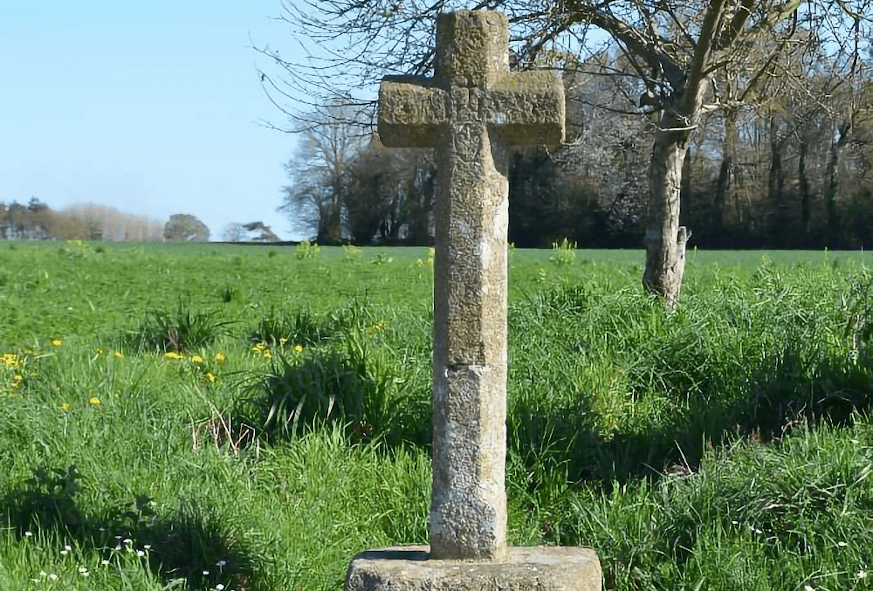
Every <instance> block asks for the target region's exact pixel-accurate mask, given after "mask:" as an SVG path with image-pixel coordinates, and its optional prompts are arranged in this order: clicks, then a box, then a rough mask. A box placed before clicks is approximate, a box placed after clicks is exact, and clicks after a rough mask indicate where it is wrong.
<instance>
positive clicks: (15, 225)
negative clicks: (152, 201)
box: [0, 197, 163, 241]
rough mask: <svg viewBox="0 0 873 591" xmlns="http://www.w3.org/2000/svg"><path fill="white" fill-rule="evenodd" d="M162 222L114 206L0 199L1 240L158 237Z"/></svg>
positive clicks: (137, 238) (145, 238)
mask: <svg viewBox="0 0 873 591" xmlns="http://www.w3.org/2000/svg"><path fill="white" fill-rule="evenodd" d="M162 232H163V224H161V223H160V222H158V221H155V220H151V219H148V218H145V217H141V216H136V215H131V214H127V213H122V212H120V211H118V210H117V209H115V208H114V207H107V206H104V205H95V204H93V203H81V204H76V205H72V206H70V207H68V208H66V209H63V210H60V211H55V210H53V209H51V208H50V207H49V206H48V205H46V204H45V203H43V202H42V201H40V200H39V199H37V198H35V197H34V198H32V199H31V200H30V201H29V202H28V203H27V205H22V204H20V203H17V202H15V201H13V202H12V203H10V204H8V205H7V204H5V203H0V240H45V239H57V240H70V239H81V240H139V241H148V240H161V239H162Z"/></svg>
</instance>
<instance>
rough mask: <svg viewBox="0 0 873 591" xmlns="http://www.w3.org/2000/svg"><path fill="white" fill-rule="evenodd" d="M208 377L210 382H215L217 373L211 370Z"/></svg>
mask: <svg viewBox="0 0 873 591" xmlns="http://www.w3.org/2000/svg"><path fill="white" fill-rule="evenodd" d="M206 379H207V380H209V381H210V382H214V381H215V374H214V373H212V372H211V371H210V372H209V373H207V374H206Z"/></svg>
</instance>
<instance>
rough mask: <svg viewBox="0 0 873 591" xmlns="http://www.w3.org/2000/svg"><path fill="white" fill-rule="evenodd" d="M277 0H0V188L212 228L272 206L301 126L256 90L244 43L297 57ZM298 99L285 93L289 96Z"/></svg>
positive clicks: (16, 195) (283, 227)
mask: <svg viewBox="0 0 873 591" xmlns="http://www.w3.org/2000/svg"><path fill="white" fill-rule="evenodd" d="M281 12H282V6H281V1H280V0H246V1H239V0H237V1H231V0H211V1H208V2H207V1H205V0H174V1H168V0H153V1H152V2H118V1H113V2H109V1H105V0H83V1H82V2H69V1H63V2H61V1H57V0H51V1H42V2H41V1H38V0H33V1H18V2H4V3H2V6H0V201H2V202H7V203H8V202H11V201H13V200H16V201H18V202H20V203H26V202H27V201H28V200H30V198H31V197H34V196H35V197H37V198H39V199H40V200H41V201H43V202H45V203H47V204H48V205H49V206H50V207H51V208H52V209H62V208H64V207H65V206H67V205H71V204H73V203H76V202H92V203H99V204H103V205H111V206H114V207H116V208H118V209H119V210H120V211H122V212H126V213H133V214H137V215H145V216H148V217H151V218H154V219H157V220H160V221H166V220H167V219H168V218H169V217H170V215H171V214H174V213H190V214H193V215H195V216H197V217H198V218H200V219H201V220H203V222H205V223H206V225H207V226H209V229H210V230H211V231H212V236H213V239H217V238H219V236H220V234H221V232H222V230H223V228H224V226H225V225H226V224H228V223H230V222H243V223H245V222H250V221H255V220H260V221H263V222H264V223H266V224H268V225H271V226H272V227H273V230H274V231H275V232H276V233H277V234H278V235H279V236H280V237H281V238H283V239H288V238H295V237H297V236H294V235H293V234H292V232H291V228H292V227H293V224H292V223H291V222H290V221H289V220H288V219H287V218H286V217H285V216H284V215H282V214H279V213H277V212H276V208H277V207H278V206H279V205H280V204H281V202H282V191H281V188H282V186H284V185H285V184H287V177H286V175H285V171H284V170H283V168H282V164H283V163H285V162H287V161H288V160H289V158H290V157H291V156H292V154H293V151H294V148H295V145H296V142H297V140H296V136H294V135H291V134H284V133H281V132H278V131H274V130H270V129H267V128H265V127H264V126H263V125H261V124H259V123H258V122H259V121H261V120H269V121H270V122H272V123H274V124H277V125H286V123H287V120H286V118H285V116H284V115H282V114H281V113H280V112H279V111H278V110H277V109H276V108H275V107H274V106H273V105H272V104H271V103H270V102H269V100H268V99H267V97H266V96H265V95H264V94H263V91H262V90H261V87H260V85H259V79H258V76H257V69H258V67H259V66H260V67H261V68H263V69H265V70H268V71H269V69H270V65H269V63H268V62H266V60H264V59H263V58H261V57H260V56H259V55H258V54H257V53H256V52H255V51H254V50H253V49H252V48H251V45H252V43H254V44H255V45H256V46H259V47H262V46H264V45H266V44H269V45H270V46H271V47H272V48H275V49H280V51H281V53H282V56H283V57H284V58H286V59H290V60H292V61H293V60H295V58H296V59H300V58H297V56H295V55H294V51H295V50H296V49H297V47H298V46H297V43H295V42H294V41H293V40H292V39H291V37H290V31H289V28H288V26H287V24H282V23H281V22H278V21H276V20H274V19H273V18H272V17H276V16H279V15H280V14H281ZM292 106H293V105H292Z"/></svg>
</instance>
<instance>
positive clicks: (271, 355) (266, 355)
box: [263, 349, 273, 359]
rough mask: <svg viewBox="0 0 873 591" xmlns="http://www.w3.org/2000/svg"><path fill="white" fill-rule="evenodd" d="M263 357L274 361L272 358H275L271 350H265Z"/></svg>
mask: <svg viewBox="0 0 873 591" xmlns="http://www.w3.org/2000/svg"><path fill="white" fill-rule="evenodd" d="M263 355H264V359H272V358H273V354H272V353H270V350H269V349H267V350H265V351H264V352H263Z"/></svg>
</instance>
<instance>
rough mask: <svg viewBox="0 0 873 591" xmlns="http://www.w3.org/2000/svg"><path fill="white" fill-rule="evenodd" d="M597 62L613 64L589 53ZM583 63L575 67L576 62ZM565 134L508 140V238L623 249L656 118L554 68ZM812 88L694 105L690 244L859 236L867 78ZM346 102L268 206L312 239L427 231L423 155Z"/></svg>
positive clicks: (427, 234) (868, 147)
mask: <svg viewBox="0 0 873 591" xmlns="http://www.w3.org/2000/svg"><path fill="white" fill-rule="evenodd" d="M597 59H598V60H600V71H601V72H602V73H603V74H607V73H610V72H612V73H615V72H622V71H623V70H625V69H627V68H628V63H627V62H626V61H624V60H622V59H621V58H620V56H619V57H617V56H616V55H615V54H613V55H609V54H602V55H599V56H597ZM589 69H590V65H589ZM564 82H565V86H566V89H567V101H568V110H567V111H568V115H567V118H568V120H567V129H568V133H569V135H571V136H572V139H573V140H574V141H572V142H571V143H568V144H565V145H562V146H552V147H539V148H520V149H515V150H514V151H513V153H512V157H511V160H510V170H509V177H510V230H509V232H510V240H512V241H514V242H515V244H516V245H517V246H525V247H544V246H549V245H550V244H551V243H552V242H554V241H556V240H559V239H561V238H564V237H567V238H569V239H570V240H571V241H575V242H577V243H578V244H579V245H580V246H588V247H634V248H635V247H639V246H640V245H641V244H642V238H643V236H644V233H645V223H646V215H647V204H648V198H649V183H648V167H649V160H650V157H651V154H650V152H651V146H652V141H653V137H652V136H653V135H654V134H655V133H656V124H655V123H654V122H653V121H652V118H651V116H647V115H645V114H640V113H636V112H632V111H629V109H628V104H627V101H628V98H627V97H628V96H630V95H629V93H628V92H627V89H626V88H623V86H624V85H625V84H626V78H621V77H618V76H610V75H598V73H597V72H596V71H595V72H594V73H584V74H583V73H579V72H576V73H573V74H566V75H565V76H564ZM834 82H835V81H833V80H828V79H826V77H825V74H819V75H817V76H814V77H813V79H812V80H810V86H812V87H815V86H818V87H819V88H818V89H817V91H816V92H815V93H811V92H795V93H792V92H790V88H786V87H785V86H782V87H781V88H774V90H778V92H774V95H773V96H772V97H770V98H769V100H767V101H766V102H762V103H761V104H756V105H743V106H742V107H738V108H736V109H724V110H715V111H712V112H708V113H705V114H703V115H701V121H700V125H699V131H698V133H697V134H696V135H695V136H693V138H692V139H691V141H690V142H689V147H688V155H687V157H686V158H685V161H684V163H683V174H682V180H681V185H680V196H681V214H682V218H683V221H684V223H685V224H687V225H688V226H690V227H692V228H694V243H695V244H697V245H699V246H703V247H734V248H739V247H746V248H749V247H769V248H801V247H807V248H817V247H823V246H828V247H831V248H859V247H862V246H866V247H868V248H869V247H870V246H871V245H873V83H871V80H870V79H869V78H864V79H862V84H861V86H860V88H859V89H858V91H857V92H854V93H853V92H849V91H845V92H839V91H837V92H833V91H832V90H830V89H829V87H832V86H835V83H834ZM363 113H365V112H363V111H361V109H359V108H358V107H354V106H352V105H348V104H346V105H333V106H331V107H329V108H328V109H325V110H324V111H323V112H321V113H320V114H318V115H317V116H314V117H313V120H312V122H311V123H308V124H307V126H306V127H305V128H303V130H302V135H301V140H302V141H301V144H300V146H299V149H298V151H297V153H296V154H295V157H294V158H293V159H292V160H291V162H290V163H289V164H288V165H286V170H287V172H288V174H289V178H290V179H291V181H292V183H291V184H290V185H288V186H287V187H285V189H284V191H285V198H284V203H283V205H282V207H281V209H282V210H283V211H285V212H286V213H287V214H288V215H289V218H290V219H292V221H294V222H296V223H297V224H298V226H299V230H300V231H302V232H304V233H311V235H313V236H314V237H315V238H316V239H317V240H318V241H320V242H331V241H338V240H343V239H351V240H353V241H355V242H359V243H369V242H371V241H374V240H375V241H380V242H388V243H398V242H407V243H419V244H424V243H428V242H429V241H430V240H431V239H432V225H433V220H432V217H431V216H432V211H433V198H434V179H435V175H436V172H437V171H436V165H435V160H434V157H433V151H432V150H427V149H390V150H389V149H386V148H385V147H384V146H382V144H381V143H380V142H379V138H378V135H375V134H371V133H369V132H368V130H367V128H366V126H365V125H362V124H361V122H363V121H366V120H367V118H366V117H364V116H362V114H363Z"/></svg>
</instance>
